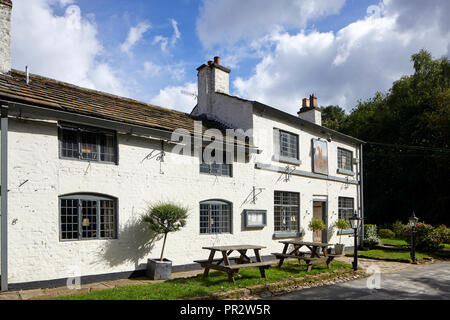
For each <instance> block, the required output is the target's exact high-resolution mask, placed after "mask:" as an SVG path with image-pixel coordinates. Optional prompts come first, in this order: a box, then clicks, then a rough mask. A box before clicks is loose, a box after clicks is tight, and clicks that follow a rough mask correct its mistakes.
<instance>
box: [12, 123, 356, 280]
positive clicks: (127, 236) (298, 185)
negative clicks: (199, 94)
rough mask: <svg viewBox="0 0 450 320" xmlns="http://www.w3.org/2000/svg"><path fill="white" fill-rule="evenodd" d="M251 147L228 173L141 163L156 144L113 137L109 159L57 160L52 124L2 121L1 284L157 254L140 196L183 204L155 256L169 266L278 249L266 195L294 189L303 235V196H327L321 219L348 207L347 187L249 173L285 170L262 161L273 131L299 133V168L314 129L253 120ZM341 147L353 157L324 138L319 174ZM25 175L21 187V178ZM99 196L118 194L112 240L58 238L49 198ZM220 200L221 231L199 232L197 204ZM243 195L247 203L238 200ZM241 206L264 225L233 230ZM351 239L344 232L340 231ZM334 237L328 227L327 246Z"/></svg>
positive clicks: (133, 263)
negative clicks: (5, 143) (223, 252)
mask: <svg viewBox="0 0 450 320" xmlns="http://www.w3.org/2000/svg"><path fill="white" fill-rule="evenodd" d="M253 123H254V127H255V131H256V132H257V134H255V137H254V138H255V145H257V146H258V147H259V148H260V149H261V150H263V153H262V154H260V155H254V159H253V160H252V161H251V162H250V163H246V164H243V163H234V165H233V177H232V178H230V177H215V176H209V175H204V174H200V173H199V162H198V159H197V158H195V157H187V158H186V157H183V156H181V155H178V154H173V153H170V152H169V153H168V154H167V156H166V158H165V162H164V163H163V164H162V167H161V169H162V171H163V173H164V174H161V173H160V163H159V162H157V161H156V160H154V159H153V160H144V159H145V158H146V156H147V155H148V154H149V153H150V152H151V151H152V150H155V149H156V150H159V148H160V142H159V141H150V140H149V139H144V138H139V137H134V136H130V135H124V134H119V135H118V142H119V159H120V160H119V165H110V164H102V163H94V162H92V163H89V162H84V161H72V160H63V159H59V157H58V130H57V124H56V123H52V122H42V121H23V120H11V121H10V132H9V155H10V157H9V167H10V171H9V184H10V192H9V208H10V209H9V219H8V220H9V240H8V247H9V254H8V256H9V282H10V283H21V282H30V281H39V280H51V279H58V278H65V277H67V276H68V272H69V271H70V270H72V269H73V268H74V267H76V268H79V270H80V271H81V275H95V274H104V273H113V272H122V271H130V270H135V269H141V268H145V263H146V261H147V258H149V257H158V256H159V253H160V249H161V241H158V242H156V243H155V244H154V246H153V247H152V246H151V245H148V244H146V241H147V238H146V231H145V229H144V228H143V227H142V226H141V225H139V223H138V221H139V217H140V216H141V215H142V214H143V213H144V211H145V208H146V203H147V202H153V201H157V200H172V201H176V202H178V203H180V204H183V205H188V206H189V207H190V212H189V219H188V223H187V225H186V227H185V228H184V229H182V231H179V232H177V233H174V234H169V237H168V241H167V245H166V251H165V256H166V257H167V258H169V259H171V260H173V263H174V265H183V264H190V263H193V260H195V259H200V258H207V255H208V252H206V251H205V250H202V249H201V248H202V247H203V246H210V245H231V244H243V243H248V244H260V245H264V246H266V247H267V249H264V250H263V251H262V254H263V255H269V254H270V253H271V252H278V251H280V250H281V249H282V248H281V244H279V243H278V239H273V235H274V216H273V202H274V191H275V190H279V191H293V192H299V193H300V219H301V220H300V226H301V228H303V229H304V230H305V236H304V238H303V239H304V240H307V241H308V240H312V232H311V231H309V230H307V224H308V223H309V220H310V219H311V218H312V201H313V199H315V198H316V197H323V198H325V199H327V200H328V215H329V224H332V223H333V222H335V221H336V220H337V217H338V197H339V196H345V197H352V198H354V199H355V206H356V203H357V197H358V194H357V187H356V186H355V185H351V184H346V183H341V182H332V181H326V180H319V179H313V178H305V177H299V176H292V177H291V178H290V180H289V181H288V182H286V181H285V180H284V179H280V176H282V175H283V174H281V173H276V172H270V171H265V170H260V169H256V168H255V165H254V163H255V162H263V163H268V164H273V165H279V166H285V164H282V163H277V162H276V161H273V160H272V159H271V157H270V156H271V155H272V154H273V150H272V130H273V127H277V128H281V129H285V130H289V131H292V132H294V133H297V134H299V136H300V158H301V161H302V164H301V165H300V166H299V169H301V170H305V171H310V170H311V138H317V137H318V135H317V134H313V133H311V132H305V131H301V130H299V129H298V128H294V127H291V126H289V125H285V124H283V123H280V122H277V121H274V120H271V119H267V118H264V117H260V116H256V115H254V116H253ZM338 146H345V147H346V148H347V149H351V150H353V152H354V154H355V155H356V154H357V151H356V148H355V146H351V145H346V144H345V143H343V142H338V141H336V142H334V141H333V142H331V143H329V146H328V148H329V171H330V175H336V174H335V172H336V168H337V153H336V152H337V151H336V150H337V147H338ZM26 180H28V182H26V183H25V184H24V185H22V186H21V187H19V185H20V184H21V183H23V182H24V181H26ZM254 186H255V187H257V188H264V190H263V192H262V193H261V194H260V195H259V196H258V200H257V201H256V203H255V204H252V203H251V202H250V201H249V199H251V198H249V195H250V194H251V192H252V190H253V187H254ZM90 192H92V193H100V194H105V195H109V196H113V197H116V198H117V199H118V220H119V234H118V239H115V240H86V241H60V235H59V222H58V221H59V218H58V217H59V207H58V197H59V196H61V195H65V194H69V193H90ZM208 199H223V200H226V201H230V202H232V204H233V219H232V221H233V227H232V233H231V234H219V235H200V232H199V202H201V201H204V200H208ZM246 199H247V202H246V201H245V200H246ZM244 209H261V210H267V226H266V227H265V228H263V229H257V230H245V229H243V222H242V212H243V210H244ZM342 238H343V242H344V243H346V244H348V245H352V238H349V237H348V236H343V237H342ZM337 241H338V239H337V237H336V234H335V233H334V234H333V236H332V237H331V239H329V242H330V243H336V242H337Z"/></svg>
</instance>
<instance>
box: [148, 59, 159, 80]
mask: <svg viewBox="0 0 450 320" xmlns="http://www.w3.org/2000/svg"><path fill="white" fill-rule="evenodd" d="M161 71H162V67H161V66H159V65H157V64H155V63H153V62H151V61H146V62H144V73H145V74H146V75H150V76H152V77H154V76H157V75H159V74H160V73H161Z"/></svg>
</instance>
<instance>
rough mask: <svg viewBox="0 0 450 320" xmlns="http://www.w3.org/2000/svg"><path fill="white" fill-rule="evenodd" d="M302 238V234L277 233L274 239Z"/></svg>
mask: <svg viewBox="0 0 450 320" xmlns="http://www.w3.org/2000/svg"><path fill="white" fill-rule="evenodd" d="M301 236H302V233H301V232H275V233H274V234H273V236H272V239H284V238H299V237H301Z"/></svg>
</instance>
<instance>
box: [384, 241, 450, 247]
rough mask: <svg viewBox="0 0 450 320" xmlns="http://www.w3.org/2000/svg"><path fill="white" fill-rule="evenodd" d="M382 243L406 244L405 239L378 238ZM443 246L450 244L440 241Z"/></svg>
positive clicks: (449, 245)
mask: <svg viewBox="0 0 450 320" xmlns="http://www.w3.org/2000/svg"><path fill="white" fill-rule="evenodd" d="M380 241H381V243H382V244H392V245H396V246H408V244H407V243H406V241H405V240H399V239H380ZM442 245H443V246H444V248H450V244H448V243H442Z"/></svg>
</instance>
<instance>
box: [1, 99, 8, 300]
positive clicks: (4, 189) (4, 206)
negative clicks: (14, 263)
mask: <svg viewBox="0 0 450 320" xmlns="http://www.w3.org/2000/svg"><path fill="white" fill-rule="evenodd" d="M8 109H9V108H8V106H4V105H1V133H2V136H1V160H0V161H1V164H0V166H1V169H0V171H1V239H0V242H1V244H0V246H1V291H8Z"/></svg>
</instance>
